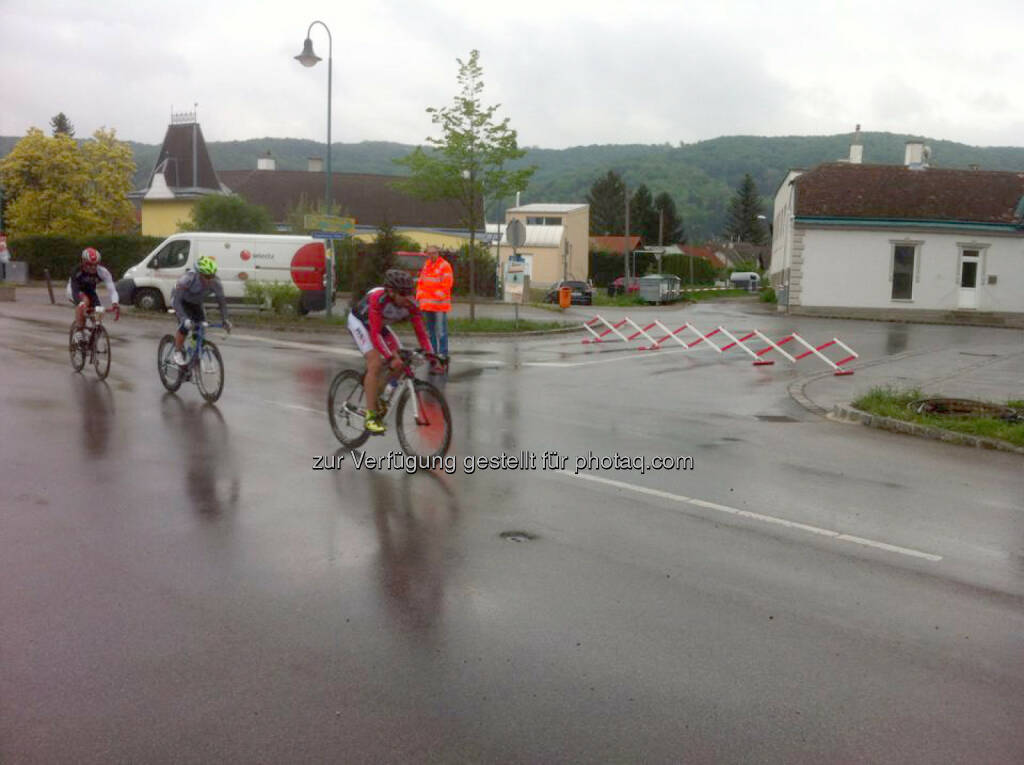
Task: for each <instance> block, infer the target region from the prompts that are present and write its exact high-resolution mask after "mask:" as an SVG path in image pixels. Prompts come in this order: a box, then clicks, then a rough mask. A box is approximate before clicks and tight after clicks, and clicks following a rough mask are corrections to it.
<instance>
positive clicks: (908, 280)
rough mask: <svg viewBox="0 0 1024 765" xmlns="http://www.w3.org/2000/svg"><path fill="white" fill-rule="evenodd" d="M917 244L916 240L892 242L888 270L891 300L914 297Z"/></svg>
mask: <svg viewBox="0 0 1024 765" xmlns="http://www.w3.org/2000/svg"><path fill="white" fill-rule="evenodd" d="M918 246H919V245H918V243H917V242H893V246H892V267H891V270H890V272H889V281H891V282H892V299H893V300H912V299H913V297H914V276H915V274H916V273H917V271H916V266H917V249H918Z"/></svg>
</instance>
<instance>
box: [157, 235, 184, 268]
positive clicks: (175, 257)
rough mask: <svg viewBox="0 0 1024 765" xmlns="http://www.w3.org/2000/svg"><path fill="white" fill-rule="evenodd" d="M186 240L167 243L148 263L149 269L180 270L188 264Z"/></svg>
mask: <svg viewBox="0 0 1024 765" xmlns="http://www.w3.org/2000/svg"><path fill="white" fill-rule="evenodd" d="M188 246H189V242H188V240H187V239H184V240H181V239H179V240H178V241H175V242H168V243H167V244H166V245H165V246H164V247H163V248H161V250H160V252H158V253H157V254H156V255H154V256H153V257H152V258H151V259H150V261H149V267H150V268H181V267H182V266H184V265H185V264H186V263H188Z"/></svg>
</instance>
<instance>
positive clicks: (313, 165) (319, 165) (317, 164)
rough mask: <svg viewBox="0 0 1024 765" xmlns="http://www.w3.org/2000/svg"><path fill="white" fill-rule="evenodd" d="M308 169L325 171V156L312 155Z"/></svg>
mask: <svg viewBox="0 0 1024 765" xmlns="http://www.w3.org/2000/svg"><path fill="white" fill-rule="evenodd" d="M308 169H309V172H311V173H322V172H323V171H324V160H323V157H310V158H309V168H308Z"/></svg>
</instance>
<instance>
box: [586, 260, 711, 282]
mask: <svg viewBox="0 0 1024 765" xmlns="http://www.w3.org/2000/svg"><path fill="white" fill-rule="evenodd" d="M691 260H692V261H693V283H694V284H714V281H715V276H716V269H715V267H714V266H712V265H711V264H710V263H709V262H708V261H707V260H705V259H704V258H697V257H694V256H692V255H663V256H662V258H661V272H662V273H664V274H675V275H676V276H678V277H679V278H680V279H682V280H683V283H684V284H689V283H690V261H691ZM632 262H633V263H634V265H635V268H636V274H637V275H639V276H644V275H645V274H653V273H657V269H658V260H657V258H655V257H654V255H652V254H650V253H638V254H637V255H636V256H635V257H634V259H633V261H632ZM624 265H625V264H624V263H623V255H622V253H621V252H592V253H590V278H591V281H593V283H594V285H595V286H597V287H607V286H608V285H609V284H611V283H612V282H613V281H614V280H615V279H618V278H619V277H620V276H622V275H623V271H624Z"/></svg>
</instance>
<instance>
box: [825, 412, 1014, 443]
mask: <svg viewBox="0 0 1024 765" xmlns="http://www.w3.org/2000/svg"><path fill="white" fill-rule="evenodd" d="M830 419H834V420H839V421H841V422H853V423H860V424H862V425H867V426H868V427H870V428H879V429H881V430H889V431H893V432H895V433H905V434H906V435H911V436H918V437H919V438H931V439H934V440H937V441H946V442H947V443H952V444H960V445H962V446H973V447H975V448H977V449H995V450H997V451H1001V452H1012V453H1014V454H1024V446H1016V445H1014V444H1011V443H1008V442H1007V441H1001V440H999V439H998V438H987V437H985V436H972V435H970V434H969V433H957V432H956V431H953V430H945V429H944V428H936V427H933V426H931V425H920V424H918V423H916V422H907V421H906V420H897V419H895V418H893V417H883V416H881V415H878V414H869V413H868V412H864V411H861V410H860V409H854V408H853V407H852V406H846V405H843V404H836V405H835V406H833V407H832V413H831V415H830Z"/></svg>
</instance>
